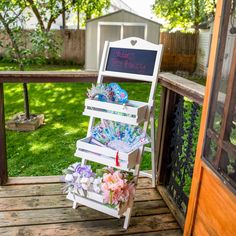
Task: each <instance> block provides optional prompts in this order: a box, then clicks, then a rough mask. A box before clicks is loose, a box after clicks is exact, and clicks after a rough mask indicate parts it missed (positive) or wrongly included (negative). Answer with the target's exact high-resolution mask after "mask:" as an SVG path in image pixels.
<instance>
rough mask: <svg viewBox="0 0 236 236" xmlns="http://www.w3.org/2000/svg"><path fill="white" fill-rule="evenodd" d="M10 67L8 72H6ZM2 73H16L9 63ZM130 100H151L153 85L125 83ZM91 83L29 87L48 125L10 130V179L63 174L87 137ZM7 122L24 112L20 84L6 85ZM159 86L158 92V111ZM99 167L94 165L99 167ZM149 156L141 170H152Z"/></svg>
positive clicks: (33, 109) (34, 110)
mask: <svg viewBox="0 0 236 236" xmlns="http://www.w3.org/2000/svg"><path fill="white" fill-rule="evenodd" d="M7 68H8V69H7ZM30 69H31V70H60V71H65V70H67V71H77V70H80V67H79V66H61V65H60V66H54V65H48V66H31V67H29V68H27V70H30ZM0 70H17V67H16V66H14V65H11V64H9V63H2V64H1V63H0ZM121 86H122V87H123V88H124V89H126V90H127V91H128V93H129V99H133V100H139V101H145V100H147V99H148V96H149V90H150V85H149V84H146V83H142V84H140V83H139V84H138V83H137V84H134V83H123V84H121ZM90 87H91V84H90V83H45V84H29V96H30V110H31V113H34V114H44V115H45V125H44V126H42V127H41V128H39V129H38V130H36V131H34V132H15V131H7V155H8V170H9V175H10V176H30V175H35V176H37V175H60V174H61V173H62V170H63V169H64V168H66V167H67V166H68V165H69V164H71V163H73V162H75V161H78V160H79V159H78V158H76V157H74V152H75V144H76V141H77V140H78V139H80V138H83V137H85V136H86V132H87V127H88V121H89V117H86V116H83V115H82V112H83V109H84V100H85V98H86V90H87V88H90ZM4 91H5V113H6V120H9V119H10V118H11V117H12V116H13V115H14V114H16V113H19V112H23V96H22V85H21V84H4ZM159 101H160V87H158V89H157V93H156V107H157V113H158V111H159ZM96 166H97V164H93V167H94V168H96ZM150 168H151V160H150V154H148V153H146V154H145V155H144V159H143V162H142V169H150Z"/></svg>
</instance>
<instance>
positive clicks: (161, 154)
mask: <svg viewBox="0 0 236 236" xmlns="http://www.w3.org/2000/svg"><path fill="white" fill-rule="evenodd" d="M177 96H178V94H176V93H175V92H173V91H171V90H169V89H167V88H165V87H162V95H161V107H160V113H159V118H158V130H157V157H158V170H157V182H158V184H165V183H166V181H167V179H168V176H167V175H166V174H167V171H166V168H167V165H168V162H169V157H170V155H169V153H170V140H171V128H172V115H173V113H174V110H175V104H176V99H177Z"/></svg>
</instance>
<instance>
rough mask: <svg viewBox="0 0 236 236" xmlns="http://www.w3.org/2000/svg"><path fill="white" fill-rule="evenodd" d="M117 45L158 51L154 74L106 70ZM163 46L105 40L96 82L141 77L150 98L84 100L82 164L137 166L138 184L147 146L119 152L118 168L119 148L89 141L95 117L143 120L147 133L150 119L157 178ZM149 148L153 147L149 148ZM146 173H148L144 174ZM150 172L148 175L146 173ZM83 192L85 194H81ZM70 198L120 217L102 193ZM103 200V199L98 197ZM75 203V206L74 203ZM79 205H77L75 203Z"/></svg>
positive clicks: (79, 145)
mask: <svg viewBox="0 0 236 236" xmlns="http://www.w3.org/2000/svg"><path fill="white" fill-rule="evenodd" d="M132 40H135V41H137V43H136V44H135V45H132V44H131V41H132ZM112 47H115V48H128V49H129V48H130V49H142V50H156V51H157V56H156V61H155V66H154V71H153V75H151V76H146V75H139V74H128V73H121V72H113V71H106V63H107V58H108V52H109V49H110V48H112ZM162 51H163V46H162V45H155V44H152V43H150V42H147V41H145V40H142V39H139V38H136V37H131V38H127V39H124V40H119V41H116V42H110V43H108V42H106V43H105V46H104V51H103V55H102V61H101V66H100V70H99V75H98V80H97V83H98V84H100V83H102V82H103V77H104V76H110V77H118V78H126V79H131V80H140V81H146V82H151V83H152V85H151V90H150V96H149V99H148V103H144V102H137V101H130V102H129V104H127V105H126V106H125V107H124V106H123V105H120V104H113V103H106V102H100V101H96V100H90V99H86V101H85V110H84V113H83V114H84V115H89V116H90V121H89V127H88V132H87V138H85V139H81V140H78V142H77V149H76V152H75V156H77V157H81V158H82V163H83V164H85V163H86V161H87V160H90V161H93V162H97V163H101V164H103V165H107V166H112V167H115V168H117V169H122V170H126V171H132V170H131V168H134V170H133V173H134V180H135V183H136V184H137V181H138V176H139V174H140V164H141V161H142V154H143V151H144V146H141V147H139V148H138V149H137V150H135V151H132V152H130V153H123V152H119V163H120V166H119V167H116V165H115V164H116V162H115V157H116V153H117V152H116V151H115V150H112V149H110V148H107V147H102V146H97V145H94V144H91V143H89V141H90V137H89V136H90V133H91V129H92V127H93V126H94V121H95V117H97V118H101V119H108V120H113V121H118V122H123V123H127V124H133V125H138V124H140V123H141V122H144V124H143V130H144V132H147V128H148V125H149V121H151V152H152V178H153V183H155V182H156V181H155V180H156V157H155V148H154V145H155V122H154V112H153V111H154V110H155V109H154V101H155V92H156V87H157V82H158V81H157V74H158V72H159V69H160V61H161V58H162ZM111 112H118V114H114V113H111ZM149 150H150V148H149ZM145 174H147V173H145ZM147 175H148V174H147ZM82 195H83V194H82ZM67 198H68V199H70V200H72V201H73V202H76V203H80V204H82V205H85V206H88V207H91V208H93V209H96V210H98V211H101V212H104V213H106V214H109V215H111V216H114V217H117V218H119V217H120V216H119V214H118V210H119V209H112V208H110V207H107V206H106V205H104V204H103V202H102V201H101V198H99V196H96V193H88V194H87V196H84V197H82V196H73V195H70V194H68V195H67ZM99 199H100V200H99ZM99 201H100V202H99ZM73 206H74V205H73ZM75 207H76V204H75ZM132 207H133V202H132V204H131V206H130V208H129V209H128V210H127V211H126V213H125V214H124V215H125V222H124V228H125V229H127V228H128V226H129V222H130V218H131V212H132Z"/></svg>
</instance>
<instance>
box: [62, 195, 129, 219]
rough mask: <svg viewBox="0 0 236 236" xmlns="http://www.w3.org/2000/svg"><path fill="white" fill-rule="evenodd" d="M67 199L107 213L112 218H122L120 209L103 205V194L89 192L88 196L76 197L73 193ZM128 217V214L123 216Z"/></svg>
mask: <svg viewBox="0 0 236 236" xmlns="http://www.w3.org/2000/svg"><path fill="white" fill-rule="evenodd" d="M66 198H67V199H69V200H71V201H73V202H76V203H78V204H81V205H84V206H87V207H89V208H92V209H94V210H97V211H100V212H103V213H106V214H108V215H110V216H113V217H116V218H120V217H121V216H120V215H119V209H118V208H112V207H110V206H108V205H106V204H104V203H103V198H102V195H101V194H98V193H95V192H92V191H91V192H90V191H87V195H86V196H81V195H74V194H72V193H68V194H67V197H66ZM125 215H126V212H125V213H124V214H123V216H125Z"/></svg>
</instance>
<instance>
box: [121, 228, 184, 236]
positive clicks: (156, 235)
mask: <svg viewBox="0 0 236 236" xmlns="http://www.w3.org/2000/svg"><path fill="white" fill-rule="evenodd" d="M131 235H132V236H145V235H146V236H182V235H183V232H182V230H181V229H173V230H164V231H160V232H148V233H144V232H142V233H141V234H139V233H138V234H126V236H131Z"/></svg>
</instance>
